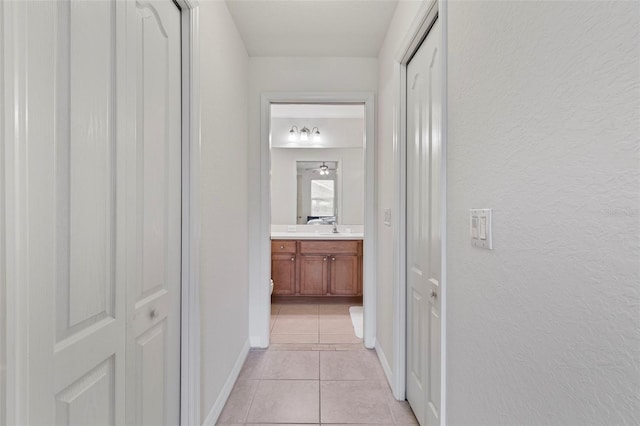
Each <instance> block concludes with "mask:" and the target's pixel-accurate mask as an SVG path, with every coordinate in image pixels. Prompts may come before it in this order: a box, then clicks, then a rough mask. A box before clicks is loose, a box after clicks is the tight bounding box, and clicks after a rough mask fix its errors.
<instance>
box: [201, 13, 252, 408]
mask: <svg viewBox="0 0 640 426" xmlns="http://www.w3.org/2000/svg"><path fill="white" fill-rule="evenodd" d="M200 35H201V40H200V61H201V70H200V75H201V80H202V82H201V98H202V157H201V164H200V171H201V182H200V184H201V187H200V208H201V210H200V221H201V233H200V238H201V244H200V256H201V257H200V299H201V305H200V312H201V317H202V326H201V327H202V329H201V337H202V342H201V344H202V354H201V368H202V373H201V389H202V393H201V404H200V407H201V415H202V419H204V418H205V417H206V416H207V414H208V413H209V411H210V410H211V407H212V406H213V404H214V403H215V401H216V399H217V398H218V397H219V395H220V391H221V389H222V387H223V385H224V383H225V381H226V380H227V377H228V376H229V373H230V372H231V370H232V368H233V366H234V364H235V362H236V360H237V359H238V356H239V354H240V352H241V350H242V348H243V347H244V345H245V343H246V341H247V339H248V315H249V314H248V297H249V296H248V210H247V191H248V183H247V175H248V170H247V144H248V131H247V130H246V129H247V128H248V126H249V122H248V115H247V112H248V105H247V103H248V84H249V59H248V56H247V54H246V51H245V48H244V45H243V43H242V40H241V39H240V36H239V34H238V32H237V30H236V27H235V25H234V23H233V21H232V19H231V16H230V15H229V12H228V10H227V6H226V4H225V3H224V2H218V1H202V2H200Z"/></svg>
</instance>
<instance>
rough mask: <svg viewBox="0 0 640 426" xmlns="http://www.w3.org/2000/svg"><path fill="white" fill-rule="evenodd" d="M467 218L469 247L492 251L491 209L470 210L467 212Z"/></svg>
mask: <svg viewBox="0 0 640 426" xmlns="http://www.w3.org/2000/svg"><path fill="white" fill-rule="evenodd" d="M469 216H470V217H469V224H470V231H469V233H470V236H471V245H472V246H474V247H478V248H483V249H487V250H493V238H492V235H491V209H471V210H469Z"/></svg>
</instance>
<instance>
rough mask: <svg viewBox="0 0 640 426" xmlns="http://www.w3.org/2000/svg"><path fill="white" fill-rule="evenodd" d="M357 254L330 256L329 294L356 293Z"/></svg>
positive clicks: (347, 294)
mask: <svg viewBox="0 0 640 426" xmlns="http://www.w3.org/2000/svg"><path fill="white" fill-rule="evenodd" d="M358 263H359V262H358V256H353V255H351V256H349V255H347V256H344V255H343V256H339V255H337V256H331V294H335V295H340V296H355V295H357V294H358V288H359V286H358V277H359V274H358Z"/></svg>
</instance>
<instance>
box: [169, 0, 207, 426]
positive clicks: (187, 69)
mask: <svg viewBox="0 0 640 426" xmlns="http://www.w3.org/2000/svg"><path fill="white" fill-rule="evenodd" d="M173 1H174V2H175V3H176V5H177V6H178V8H179V9H180V20H181V48H182V51H181V61H182V64H181V65H182V233H181V238H182V256H181V257H182V259H181V274H182V282H181V301H180V423H181V424H183V425H196V424H200V423H201V419H200V296H199V294H200V291H199V289H200V279H199V271H200V221H199V215H198V211H199V206H200V204H199V198H198V194H199V191H200V169H199V164H200V156H201V143H200V135H201V132H200V125H201V115H200V15H199V13H200V9H199V5H200V4H199V0H173Z"/></svg>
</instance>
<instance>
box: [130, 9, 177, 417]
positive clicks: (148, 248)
mask: <svg viewBox="0 0 640 426" xmlns="http://www.w3.org/2000/svg"><path fill="white" fill-rule="evenodd" d="M129 6H130V14H129V16H130V18H131V22H130V25H131V28H132V31H131V33H132V37H131V39H130V40H129V47H130V49H131V50H132V52H133V54H132V57H133V58H135V59H136V61H135V62H134V66H135V68H134V69H132V70H131V73H132V74H133V75H134V76H135V92H134V93H135V102H134V105H135V109H134V112H133V114H134V116H135V117H136V121H135V124H136V132H135V133H136V143H135V146H134V148H133V149H135V151H133V152H131V163H130V169H129V173H130V174H129V180H130V182H131V183H132V185H131V187H130V191H131V192H130V194H129V195H130V200H131V201H132V202H133V203H134V206H135V207H134V209H133V211H134V212H135V213H134V214H133V215H132V216H133V219H131V221H130V222H129V226H130V231H131V232H130V235H129V237H130V240H129V242H128V244H129V248H130V249H131V250H132V252H133V253H135V259H136V262H135V264H134V265H135V267H134V268H132V269H131V270H130V271H129V273H130V275H129V277H128V278H129V280H130V281H129V284H128V292H127V294H128V298H127V304H128V317H129V321H128V334H127V341H128V343H127V351H128V352H127V395H128V396H127V400H128V401H130V403H129V404H128V405H127V419H128V422H129V423H130V424H143V425H167V424H178V423H179V400H180V395H179V383H180V364H179V363H180V334H179V333H180V267H181V264H180V247H181V236H180V229H181V219H180V214H181V199H180V197H181V192H180V191H181V168H180V167H181V89H180V12H179V10H178V8H177V7H176V6H175V5H174V4H173V2H171V1H170V0H157V1H148V2H146V1H144V2H143V1H137V2H135V3H133V2H131V3H130V4H129ZM134 182H135V184H133V183H134Z"/></svg>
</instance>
